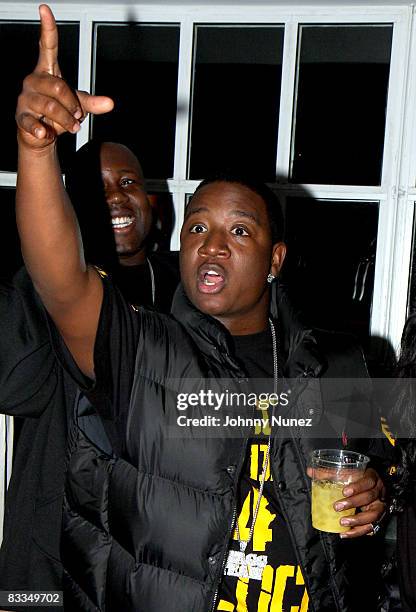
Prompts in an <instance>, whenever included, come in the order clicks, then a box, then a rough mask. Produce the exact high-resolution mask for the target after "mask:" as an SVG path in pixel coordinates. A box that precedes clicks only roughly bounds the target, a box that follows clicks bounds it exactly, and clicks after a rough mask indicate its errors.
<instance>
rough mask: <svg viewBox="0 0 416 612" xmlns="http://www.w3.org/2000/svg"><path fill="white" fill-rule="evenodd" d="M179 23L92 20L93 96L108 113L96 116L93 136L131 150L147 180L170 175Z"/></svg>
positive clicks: (172, 157) (173, 136) (173, 145)
mask: <svg viewBox="0 0 416 612" xmlns="http://www.w3.org/2000/svg"><path fill="white" fill-rule="evenodd" d="M179 34H180V28H179V26H174V25H142V24H141V25H136V24H134V23H130V24H110V25H108V24H107V25H104V24H101V25H100V24H96V27H95V49H96V52H95V53H96V57H95V84H94V85H93V89H94V91H95V93H96V94H101V95H108V96H111V97H112V98H113V100H114V102H115V108H114V111H113V112H112V113H109V114H108V115H102V116H100V117H98V116H97V117H94V119H93V134H94V137H99V138H103V139H105V140H110V141H115V142H121V143H123V144H125V145H127V146H128V147H130V148H131V149H132V151H134V153H135V154H136V155H137V157H138V158H139V160H140V163H141V165H142V167H143V172H144V175H145V176H146V178H148V179H149V178H153V179H157V178H169V177H172V176H173V162H174V148H175V127H176V106H177V86H178V58H179Z"/></svg>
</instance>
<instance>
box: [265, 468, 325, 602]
mask: <svg viewBox="0 0 416 612" xmlns="http://www.w3.org/2000/svg"><path fill="white" fill-rule="evenodd" d="M270 473H271V474H272V475H273V489H274V492H275V494H276V497H277V499H278V500H279V509H280V512H281V514H282V516H283V518H284V520H285V521H286V529H287V530H288V533H289V536H290V540H291V543H292V547H293V551H294V553H295V555H296V559H297V561H298V564H299V567H300V568H301V570H302V575H303V579H304V581H305V587H306V586H308V585H307V578H306V576H307V572H306V571H305V568H304V567H303V563H302V562H301V561H300V559H299V554H298V549H297V546H296V538H295V536H294V534H293V531H292V526H291V523H290V520H289V517H288V515H287V513H286V510H285V508H284V504H283V503H282V495H281V493H280V491H279V489H278V488H277V485H276V483H277V479H276V474H275V471H274V469H273V464H272V463H271V464H270ZM307 590H308V589H307ZM308 595H309V590H308ZM309 605H311V606H312V610H311V612H313V610H315V606H314V604H313V602H312V601H311V599H310V598H309Z"/></svg>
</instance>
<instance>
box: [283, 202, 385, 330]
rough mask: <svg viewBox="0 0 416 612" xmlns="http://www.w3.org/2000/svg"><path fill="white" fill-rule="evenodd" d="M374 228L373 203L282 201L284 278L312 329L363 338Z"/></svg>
mask: <svg viewBox="0 0 416 612" xmlns="http://www.w3.org/2000/svg"><path fill="white" fill-rule="evenodd" d="M377 225H378V203H376V202H365V203H362V202H345V201H330V200H313V199H311V198H308V197H306V198H302V197H290V198H288V199H287V205H286V234H287V240H286V241H287V245H288V256H287V260H286V262H285V265H284V277H285V279H286V280H287V283H288V285H289V289H290V294H291V296H292V298H293V300H294V301H295V303H296V304H297V305H298V306H299V307H300V309H301V311H302V312H303V313H304V314H305V316H306V320H307V321H309V322H310V323H311V324H312V325H314V326H316V327H322V328H324V329H336V330H340V331H348V332H353V333H354V334H355V335H357V336H359V337H360V338H361V340H362V341H364V340H365V339H366V338H367V337H368V335H369V323H370V316H371V304H372V299H373V285H374V266H375V256H376V246H377Z"/></svg>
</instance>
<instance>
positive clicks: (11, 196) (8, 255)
mask: <svg viewBox="0 0 416 612" xmlns="http://www.w3.org/2000/svg"><path fill="white" fill-rule="evenodd" d="M14 202H15V189H14V188H13V187H0V206H1V223H0V279H7V278H11V277H12V276H13V274H14V273H15V272H16V270H18V269H19V268H20V266H21V265H22V263H23V262H22V256H21V253H20V241H19V236H18V233H17V227H16V217H15V212H14Z"/></svg>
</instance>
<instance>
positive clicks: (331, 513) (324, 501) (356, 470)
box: [311, 449, 369, 533]
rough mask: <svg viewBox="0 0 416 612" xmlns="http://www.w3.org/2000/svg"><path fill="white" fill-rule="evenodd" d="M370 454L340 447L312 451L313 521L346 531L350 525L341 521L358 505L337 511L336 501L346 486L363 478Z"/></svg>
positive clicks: (325, 527) (319, 526)
mask: <svg viewBox="0 0 416 612" xmlns="http://www.w3.org/2000/svg"><path fill="white" fill-rule="evenodd" d="M368 462H369V458H368V457H366V456H365V455H362V454H360V453H354V452H353V451H347V450H338V449H323V450H315V451H313V453H312V462H311V463H312V525H313V527H315V529H319V530H320V531H327V532H330V533H345V532H346V531H348V530H349V529H350V527H344V526H343V525H340V523H339V521H340V519H341V518H342V517H344V516H352V515H353V514H355V508H350V509H348V510H342V511H341V512H337V511H336V510H335V509H334V503H335V502H337V501H339V500H341V499H343V498H344V495H343V493H342V490H343V488H344V487H345V486H346V485H348V484H350V483H352V482H355V481H356V480H359V479H360V478H362V476H363V474H364V471H365V469H366V466H367V463H368Z"/></svg>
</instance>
